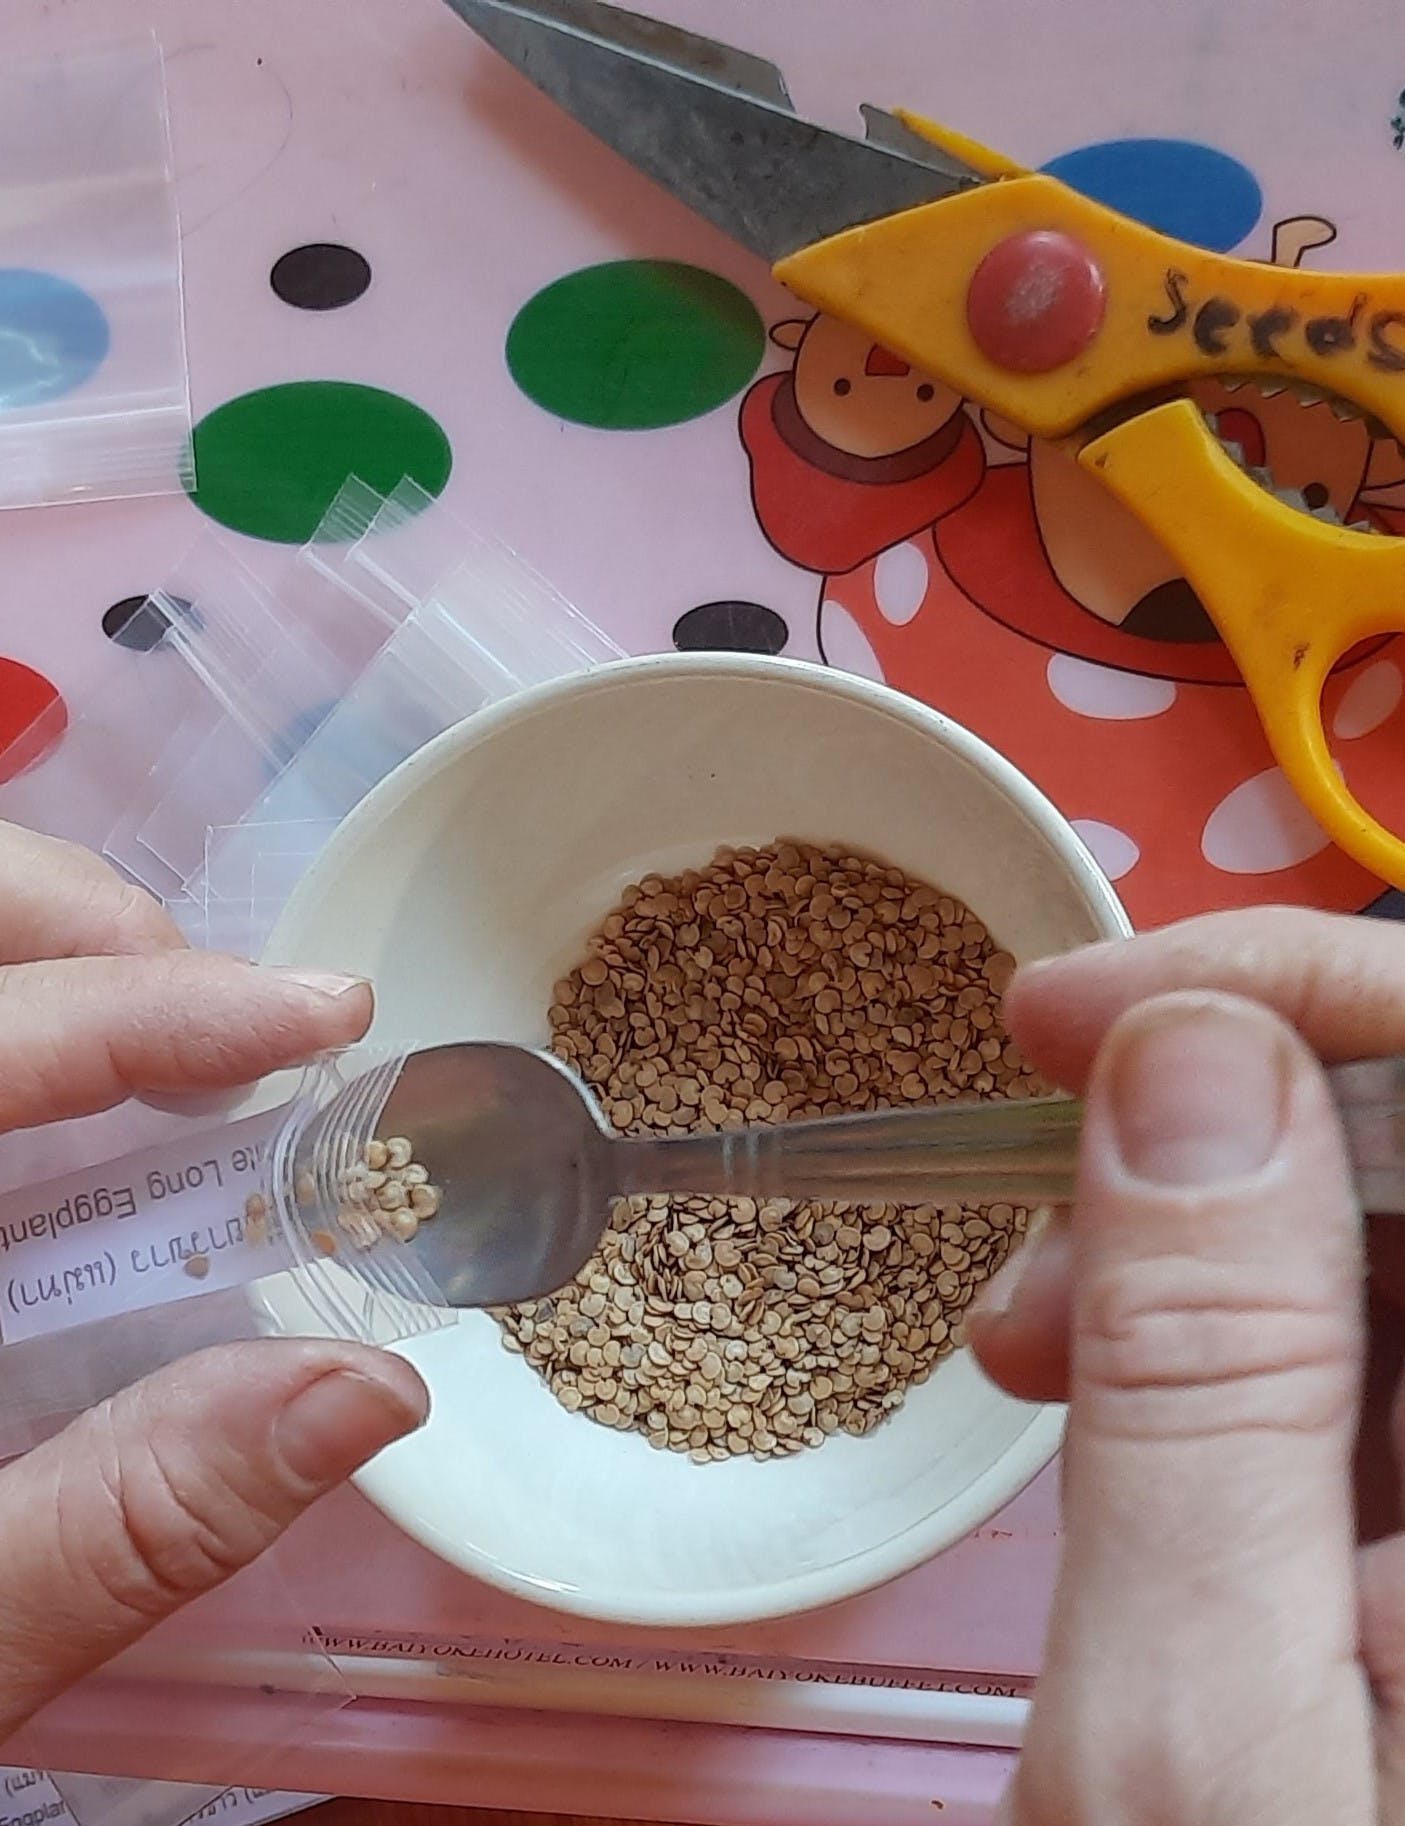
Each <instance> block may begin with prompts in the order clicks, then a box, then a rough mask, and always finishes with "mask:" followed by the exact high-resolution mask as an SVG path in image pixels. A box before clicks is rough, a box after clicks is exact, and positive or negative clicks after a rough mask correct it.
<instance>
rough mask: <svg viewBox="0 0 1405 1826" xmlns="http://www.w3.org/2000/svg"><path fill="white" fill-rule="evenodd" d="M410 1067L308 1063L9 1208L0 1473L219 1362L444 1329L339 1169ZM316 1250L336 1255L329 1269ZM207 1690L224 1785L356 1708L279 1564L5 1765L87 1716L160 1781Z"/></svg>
mask: <svg viewBox="0 0 1405 1826" xmlns="http://www.w3.org/2000/svg"><path fill="white" fill-rule="evenodd" d="M402 1063H403V1056H402V1055H401V1054H399V1053H390V1052H387V1051H386V1049H384V1048H377V1047H371V1046H367V1047H362V1048H358V1049H354V1050H353V1051H351V1052H348V1053H346V1054H338V1055H335V1056H331V1057H327V1058H324V1059H321V1060H319V1061H317V1062H316V1063H314V1064H313V1065H312V1066H310V1067H308V1068H307V1069H306V1070H305V1071H303V1072H292V1073H285V1074H282V1075H281V1076H280V1077H278V1078H275V1079H270V1080H268V1081H266V1082H265V1084H263V1085H262V1086H260V1087H259V1089H258V1090H257V1091H256V1092H255V1093H252V1094H251V1095H250V1097H249V1098H248V1099H247V1100H246V1101H245V1103H243V1104H241V1105H239V1106H238V1107H237V1108H235V1109H234V1110H232V1111H231V1112H229V1113H228V1114H227V1115H226V1116H225V1117H224V1118H223V1120H221V1119H219V1118H212V1117H211V1116H209V1115H206V1116H204V1117H203V1118H197V1117H194V1116H192V1117H188V1118H186V1119H184V1120H183V1121H182V1122H181V1123H180V1124H179V1126H178V1128H177V1129H176V1130H175V1132H173V1133H168V1135H167V1138H166V1139H165V1140H163V1141H161V1142H159V1143H157V1144H155V1145H153V1146H151V1147H149V1148H146V1149H144V1150H142V1151H141V1152H139V1153H137V1154H133V1155H129V1156H127V1157H125V1158H122V1159H119V1160H112V1161H108V1162H105V1163H103V1164H101V1165H98V1166H96V1167H91V1168H87V1169H84V1170H83V1171H80V1172H77V1173H68V1174H66V1175H64V1176H63V1177H62V1178H61V1179H58V1180H54V1181H51V1182H50V1183H48V1184H47V1185H39V1186H31V1187H29V1188H28V1189H26V1190H23V1191H19V1192H15V1193H12V1194H10V1195H9V1196H7V1197H5V1198H3V1199H0V1458H11V1457H15V1456H18V1455H19V1454H21V1453H23V1452H25V1451H28V1450H30V1449H32V1448H33V1447H34V1446H36V1445H38V1444H40V1443H42V1442H43V1441H44V1440H45V1439H47V1438H48V1437H49V1436H50V1435H52V1434H53V1433H55V1432H57V1431H58V1430H59V1429H60V1428H61V1427H62V1426H64V1425H65V1424H66V1423H67V1422H68V1421H69V1420H71V1419H72V1418H74V1417H75V1416H76V1415H78V1414H79V1413H81V1412H83V1411H84V1410H86V1409H87V1408H89V1407H91V1406H93V1405H94V1404H96V1403H98V1402H100V1401H102V1400H104V1399H106V1398H107V1397H109V1396H112V1395H115V1394H117V1393H118V1392H119V1391H121V1390H122V1389H124V1388H127V1387H129V1386H130V1385H131V1384H132V1383H134V1382H136V1381H137V1380H139V1379H140V1378H142V1377H144V1376H146V1375H149V1374H150V1373H152V1372H153V1371H156V1370H159V1369H162V1368H164V1367H165V1366H167V1365H169V1364H171V1363H173V1362H175V1361H176V1360H177V1359H179V1358H182V1357H185V1356H188V1355H190V1354H191V1353H192V1352H194V1351H197V1350H203V1349H205V1348H207V1347H210V1346H214V1345H224V1344H234V1343H242V1342H244V1341H247V1340H255V1339H265V1340H267V1339H272V1338H278V1337H308V1338H336V1339H345V1340H349V1341H354V1342H358V1343H368V1344H379V1345H386V1344H392V1343H395V1342H398V1341H400V1340H402V1339H405V1338H409V1337H414V1336H417V1335H419V1334H422V1333H424V1332H428V1331H433V1330H436V1329H438V1328H439V1327H441V1326H442V1325H445V1324H447V1323H449V1322H451V1320H452V1317H453V1315H452V1313H451V1312H449V1311H448V1310H447V1308H446V1307H445V1304H444V1301H443V1297H442V1295H441V1294H440V1292H439V1290H438V1288H437V1287H436V1286H435V1284H434V1283H433V1281H432V1280H431V1279H430V1277H429V1276H428V1275H426V1274H425V1273H424V1272H423V1271H422V1269H421V1268H420V1267H419V1265H418V1263H417V1261H416V1258H415V1256H414V1254H413V1252H412V1251H410V1250H408V1249H405V1248H403V1247H401V1246H400V1245H399V1244H398V1243H394V1242H392V1241H391V1239H390V1238H389V1237H388V1236H387V1237H385V1238H384V1239H381V1238H380V1237H379V1236H377V1237H376V1238H373V1239H371V1242H372V1246H370V1247H364V1246H357V1244H356V1243H355V1242H354V1241H353V1237H352V1231H353V1230H355V1228H356V1224H357V1221H358V1220H359V1219H360V1217H361V1216H362V1215H363V1213H362V1211H361V1208H360V1207H359V1206H358V1205H357V1203H356V1199H357V1196H358V1192H357V1189H356V1187H355V1186H354V1185H353V1179H354V1175H353V1173H352V1168H354V1166H355V1163H356V1162H357V1161H358V1160H360V1159H362V1158H363V1157H364V1154H365V1152H366V1150H367V1143H368V1141H369V1140H370V1139H371V1138H372V1136H373V1135H374V1133H375V1128H376V1124H377V1121H378V1119H379V1117H380V1114H381V1110H382V1108H383V1106H384V1102H385V1097H386V1095H387V1093H388V1090H389V1088H390V1087H391V1085H393V1083H394V1082H395V1081H396V1079H397V1078H398V1075H399V1073H400V1070H401V1066H402ZM324 1236H332V1237H334V1238H335V1243H334V1246H333V1248H332V1249H331V1250H330V1251H329V1250H327V1249H326V1248H325V1247H322V1246H320V1239H322V1238H323V1237H324ZM210 1685H213V1686H215V1687H216V1688H218V1690H219V1691H220V1693H221V1701H220V1727H219V1737H220V1749H221V1763H222V1768H223V1769H224V1770H225V1771H226V1772H229V1771H230V1770H231V1768H232V1770H233V1775H234V1779H235V1780H237V1781H249V1782H252V1781H255V1780H258V1779H259V1778H260V1777H261V1776H263V1775H264V1774H266V1773H267V1772H268V1771H269V1767H270V1758H271V1757H272V1756H273V1755H274V1753H276V1751H277V1750H278V1748H279V1747H280V1746H281V1745H283V1744H288V1743H292V1742H294V1741H296V1740H297V1739H298V1738H299V1736H300V1734H301V1733H303V1732H304V1731H306V1730H307V1729H308V1728H309V1722H310V1719H311V1717H312V1716H313V1715H314V1714H316V1713H318V1712H321V1711H324V1710H326V1709H327V1708H332V1709H337V1708H340V1707H341V1706H342V1705H344V1704H346V1703H347V1702H348V1701H349V1699H350V1697H351V1694H350V1691H349V1689H348V1687H347V1686H346V1683H345V1681H344V1680H343V1679H342V1677H341V1675H340V1674H339V1673H338V1671H337V1669H336V1667H335V1665H334V1663H333V1662H332V1660H331V1659H330V1657H329V1656H328V1655H327V1654H326V1653H325V1651H324V1649H323V1648H322V1646H321V1644H320V1640H319V1638H318V1637H317V1634H316V1631H315V1629H314V1627H313V1625H312V1622H311V1620H310V1619H308V1618H307V1617H306V1616H305V1615H304V1614H303V1613H302V1611H301V1609H300V1606H299V1603H298V1598H297V1593H296V1591H294V1590H292V1589H290V1587H289V1584H288V1581H287V1579H286V1577H285V1576H284V1572H283V1569H282V1567H281V1566H280V1563H279V1560H278V1558H277V1556H269V1557H265V1558H264V1559H262V1560H260V1561H258V1562H256V1563H255V1564H254V1565H252V1566H250V1567H249V1568H247V1569H245V1570H244V1571H243V1572H241V1573H240V1574H239V1575H238V1576H237V1578H236V1579H235V1580H233V1581H232V1582H230V1583H229V1584H228V1585H226V1586H225V1587H223V1588H222V1589H220V1590H219V1591H216V1592H213V1593H211V1594H210V1595H209V1596H208V1597H206V1598H202V1599H201V1600H200V1601H199V1602H198V1603H197V1604H195V1605H192V1606H190V1607H188V1608H187V1609H186V1610H184V1611H182V1612H181V1613H180V1614H179V1615H178V1616H176V1617H173V1618H171V1619H170V1620H168V1621H167V1622H166V1623H164V1624H163V1625H162V1626H161V1627H160V1629H158V1630H157V1631H155V1632H154V1633H153V1634H152V1635H151V1636H149V1637H147V1638H146V1639H145V1640H143V1641H142V1642H141V1643H139V1644H138V1645H137V1646H136V1647H135V1648H134V1649H132V1650H129V1651H128V1652H127V1653H126V1654H124V1655H123V1656H121V1657H119V1659H118V1660H117V1661H115V1662H113V1663H111V1664H110V1665H109V1666H107V1667H106V1668H104V1669H103V1670H102V1671H101V1672H100V1673H99V1674H97V1675H95V1676H92V1677H91V1678H90V1680H89V1681H88V1682H87V1683H85V1686H86V1689H87V1690H86V1697H85V1696H84V1694H83V1693H82V1692H78V1693H72V1694H66V1695H64V1696H63V1697H62V1698H61V1699H59V1700H57V1701H56V1702H54V1704H53V1705H51V1706H50V1707H48V1708H46V1709H45V1711H44V1712H42V1713H41V1714H40V1715H39V1716H38V1718H36V1719H35V1720H34V1721H33V1723H32V1724H31V1725H29V1726H27V1727H26V1728H25V1731H24V1732H23V1733H22V1734H21V1737H20V1739H19V1740H17V1742H16V1745H15V1748H14V1749H13V1751H12V1754H15V1755H16V1756H21V1757H23V1758H25V1759H27V1760H30V1761H31V1762H32V1763H33V1765H34V1766H35V1767H40V1768H43V1767H53V1766H56V1765H58V1764H59V1763H60V1761H61V1757H60V1753H59V1752H58V1750H57V1747H56V1746H57V1744H58V1742H60V1741H66V1742H68V1743H70V1744H71V1743H72V1741H73V1735H74V1727H73V1723H72V1720H73V1719H74V1718H81V1719H82V1721H83V1726H84V1739H83V1741H84V1742H85V1747H87V1749H88V1753H90V1754H91V1755H92V1756H93V1758H94V1761H95V1762H96V1763H97V1764H98V1765H99V1766H106V1767H109V1768H112V1767H115V1768H122V1767H124V1766H127V1767H129V1766H130V1763H129V1761H128V1759H127V1757H126V1755H125V1751H124V1744H125V1743H127V1742H129V1741H132V1740H135V1741H137V1742H139V1743H140V1744H141V1745H142V1746H143V1747H144V1752H145V1753H146V1754H148V1755H150V1756H151V1757H152V1758H153V1760H154V1761H156V1762H157V1764H158V1766H162V1767H170V1766H172V1759H175V1761H176V1763H177V1765H179V1762H180V1759H181V1758H182V1757H183V1756H184V1755H185V1753H186V1752H187V1750H188V1748H189V1745H190V1742H191V1737H190V1734H189V1731H190V1727H189V1726H188V1725H187V1726H186V1728H185V1731H184V1733H183V1731H182V1728H181V1726H180V1724H179V1723H178V1721H179V1720H180V1719H181V1718H182V1715H183V1708H185V1707H186V1706H187V1705H188V1704H190V1703H191V1688H192V1686H204V1687H208V1686H210ZM85 1708H86V1709H85ZM66 1720H67V1721H68V1722H65V1721H66ZM168 1723H169V1726H170V1734H169V1737H166V1736H163V1735H162V1733H163V1732H164V1731H165V1730H166V1728H167V1726H168ZM197 1742H198V1739H197ZM198 1760H199V1759H198V1758H197V1761H198ZM148 1766H150V1765H148ZM137 1767H141V1764H140V1762H138V1764H137ZM222 1792H224V1789H223V1787H222V1786H221V1787H217V1788H212V1787H207V1786H200V1785H194V1786H189V1787H186V1786H184V1785H181V1784H177V1785H175V1786H172V1787H170V1788H169V1789H165V1790H163V1791H161V1792H155V1793H152V1794H150V1795H141V1794H137V1793H134V1794H132V1795H131V1796H129V1797H128V1798H129V1799H130V1801H131V1803H132V1805H133V1806H135V1807H137V1808H138V1812H137V1814H136V1815H134V1816H133V1817H134V1818H141V1819H142V1820H143V1821H148V1820H149V1821H150V1823H151V1826H181V1822H183V1821H184V1820H185V1819H187V1818H188V1817H190V1816H191V1815H193V1814H194V1813H196V1812H198V1811H199V1810H200V1809H201V1808H202V1807H204V1806H205V1805H207V1804H208V1803H209V1802H210V1801H211V1800H212V1799H214V1798H215V1796H216V1795H218V1794H220V1793H222ZM65 1798H69V1797H68V1796H66V1797H65ZM100 1799H101V1790H95V1789H91V1788H88V1789H85V1788H83V1787H82V1786H81V1785H76V1786H75V1788H74V1790H73V1795H72V1798H71V1799H70V1806H71V1807H72V1808H74V1809H75V1817H77V1818H78V1819H79V1821H80V1826H105V1823H104V1821H103V1820H102V1817H101V1815H100V1814H99V1813H96V1812H93V1813H83V1812H81V1811H78V1809H79V1808H80V1805H81V1804H82V1803H83V1802H84V1801H86V1803H87V1804H89V1805H91V1806H93V1807H96V1804H97V1801H98V1800H100Z"/></svg>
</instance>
